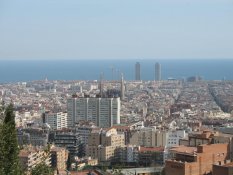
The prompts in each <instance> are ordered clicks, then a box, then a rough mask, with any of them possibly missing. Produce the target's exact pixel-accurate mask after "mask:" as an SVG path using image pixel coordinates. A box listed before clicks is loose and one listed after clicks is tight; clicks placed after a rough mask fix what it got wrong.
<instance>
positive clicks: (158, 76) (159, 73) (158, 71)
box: [155, 63, 161, 81]
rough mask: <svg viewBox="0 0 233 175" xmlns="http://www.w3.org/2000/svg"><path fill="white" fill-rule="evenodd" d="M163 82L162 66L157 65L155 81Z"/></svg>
mask: <svg viewBox="0 0 233 175" xmlns="http://www.w3.org/2000/svg"><path fill="white" fill-rule="evenodd" d="M160 80H161V64H159V63H155V81H160Z"/></svg>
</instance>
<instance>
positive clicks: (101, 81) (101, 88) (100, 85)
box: [99, 73, 103, 97]
mask: <svg viewBox="0 0 233 175" xmlns="http://www.w3.org/2000/svg"><path fill="white" fill-rule="evenodd" d="M99 90H100V97H103V73H101V74H100V83H99Z"/></svg>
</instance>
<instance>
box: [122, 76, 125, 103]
mask: <svg viewBox="0 0 233 175" xmlns="http://www.w3.org/2000/svg"><path fill="white" fill-rule="evenodd" d="M124 98H125V84H124V77H123V74H121V100H123V99H124Z"/></svg>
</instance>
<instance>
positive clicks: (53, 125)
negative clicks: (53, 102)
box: [45, 112, 68, 130]
mask: <svg viewBox="0 0 233 175" xmlns="http://www.w3.org/2000/svg"><path fill="white" fill-rule="evenodd" d="M45 123H47V124H48V125H49V126H50V129H52V130H57V129H58V130H59V129H62V128H67V126H68V125H67V113H63V112H59V113H45Z"/></svg>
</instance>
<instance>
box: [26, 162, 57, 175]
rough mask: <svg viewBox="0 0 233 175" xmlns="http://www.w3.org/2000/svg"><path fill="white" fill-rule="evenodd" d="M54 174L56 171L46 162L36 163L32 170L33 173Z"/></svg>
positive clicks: (32, 174) (38, 174) (39, 174)
mask: <svg viewBox="0 0 233 175" xmlns="http://www.w3.org/2000/svg"><path fill="white" fill-rule="evenodd" d="M42 174H43V175H53V174H54V171H53V169H52V168H50V167H49V166H48V165H46V164H45V163H44V162H42V163H40V164H38V165H36V166H35V167H34V168H33V169H32V170H31V175H42Z"/></svg>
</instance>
